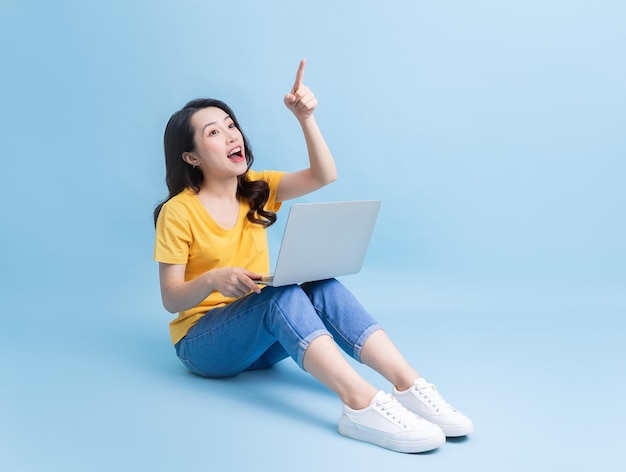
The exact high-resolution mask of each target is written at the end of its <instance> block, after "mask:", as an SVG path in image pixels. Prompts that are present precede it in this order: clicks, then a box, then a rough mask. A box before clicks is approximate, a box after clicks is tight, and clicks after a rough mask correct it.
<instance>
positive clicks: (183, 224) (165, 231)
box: [154, 203, 193, 264]
mask: <svg viewBox="0 0 626 472" xmlns="http://www.w3.org/2000/svg"><path fill="white" fill-rule="evenodd" d="M192 240H193V234H192V232H191V228H190V227H189V224H188V220H187V219H186V218H183V217H182V216H181V215H180V214H179V213H178V211H177V208H173V207H171V206H169V205H168V204H167V203H166V204H165V205H163V207H162V208H161V213H160V214H159V217H158V219H157V224H156V237H155V243H154V260H156V261H158V262H165V263H167V264H187V261H188V260H189V248H190V247H191V243H192Z"/></svg>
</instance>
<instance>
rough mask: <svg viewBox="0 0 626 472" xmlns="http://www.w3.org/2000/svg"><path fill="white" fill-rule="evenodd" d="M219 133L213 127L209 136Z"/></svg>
mask: <svg viewBox="0 0 626 472" xmlns="http://www.w3.org/2000/svg"><path fill="white" fill-rule="evenodd" d="M216 134H217V130H216V129H212V130H211V131H209V134H208V136H215V135H216Z"/></svg>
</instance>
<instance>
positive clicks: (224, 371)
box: [176, 279, 380, 377]
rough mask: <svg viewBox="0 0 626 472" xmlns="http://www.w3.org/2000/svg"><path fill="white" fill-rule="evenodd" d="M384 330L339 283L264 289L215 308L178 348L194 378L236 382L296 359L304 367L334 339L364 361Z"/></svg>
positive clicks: (334, 281)
mask: <svg viewBox="0 0 626 472" xmlns="http://www.w3.org/2000/svg"><path fill="white" fill-rule="evenodd" d="M377 329H380V326H379V325H378V323H376V321H375V320H374V319H373V318H372V317H371V316H370V315H369V314H368V313H367V311H366V310H365V308H363V306H362V305H361V304H360V303H359V302H358V301H357V300H356V298H354V296H353V295H352V294H351V293H350V292H349V291H348V290H347V289H346V288H345V287H344V286H343V285H342V284H341V283H340V282H338V281H337V280H335V279H329V280H322V281H318V282H308V283H305V284H302V285H289V286H286V287H265V288H263V290H261V293H260V294H255V293H251V294H249V295H246V296H245V297H242V298H239V299H237V300H236V301H234V302H233V303H231V304H229V305H227V306H225V307H221V308H214V309H213V310H211V311H210V312H209V313H207V314H206V315H205V316H203V317H202V318H200V319H199V320H198V322H197V323H196V324H195V325H194V326H193V327H192V328H191V329H190V330H189V332H188V333H187V335H186V336H185V337H184V338H183V339H181V340H180V341H179V342H178V343H177V344H176V353H177V354H178V357H179V358H180V360H181V361H182V362H183V364H184V365H185V366H186V367H187V368H188V369H189V370H191V371H192V372H193V373H195V374H198V375H203V376H208V377H231V376H234V375H237V374H239V373H241V372H243V371H245V370H253V369H263V368H266V367H270V366H272V365H274V364H276V363H277V362H279V361H281V360H282V359H285V358H286V357H291V358H292V359H293V360H295V361H296V363H297V364H298V365H299V366H300V367H301V368H302V360H303V358H304V353H305V351H306V349H307V347H308V346H309V344H310V343H311V342H312V341H313V340H314V339H316V338H317V337H319V336H322V335H331V336H332V337H333V339H334V340H335V342H336V343H337V344H338V345H339V346H340V347H341V348H342V349H343V350H344V351H345V352H346V353H347V354H348V355H350V356H351V357H352V358H354V359H356V360H357V361H360V354H361V348H362V347H363V344H364V343H365V341H366V339H367V338H368V337H369V335H370V334H372V333H373V332H374V331H376V330H377Z"/></svg>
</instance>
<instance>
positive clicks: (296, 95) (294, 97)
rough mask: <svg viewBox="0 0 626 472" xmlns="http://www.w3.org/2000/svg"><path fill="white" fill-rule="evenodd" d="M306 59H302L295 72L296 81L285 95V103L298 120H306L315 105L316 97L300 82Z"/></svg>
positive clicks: (311, 113) (302, 77)
mask: <svg viewBox="0 0 626 472" xmlns="http://www.w3.org/2000/svg"><path fill="white" fill-rule="evenodd" d="M305 66H306V61H305V60H304V59H302V60H301V61H300V66H299V67H298V72H297V73H296V81H295V82H294V84H293V88H292V89H291V93H288V94H287V95H285V105H287V108H289V110H291V112H292V113H293V114H294V115H296V118H297V119H298V120H299V121H303V120H306V119H307V118H309V117H310V116H312V115H313V112H314V111H315V108H316V107H317V99H316V98H315V95H313V92H312V91H311V89H310V88H309V87H307V86H306V85H304V84H303V83H302V80H303V79H304V67H305Z"/></svg>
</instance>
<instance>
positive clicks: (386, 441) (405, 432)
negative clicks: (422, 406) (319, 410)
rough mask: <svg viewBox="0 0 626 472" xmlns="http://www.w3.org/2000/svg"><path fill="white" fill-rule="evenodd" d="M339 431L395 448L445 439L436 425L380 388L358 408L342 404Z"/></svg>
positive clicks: (422, 447)
mask: <svg viewBox="0 0 626 472" xmlns="http://www.w3.org/2000/svg"><path fill="white" fill-rule="evenodd" d="M339 433H340V434H343V435H344V436H347V437H349V438H353V439H358V440H360V441H365V442H369V443H372V444H376V445H377V446H381V447H384V448H387V449H391V450H392V451H397V452H425V451H430V450H432V449H436V448H438V447H439V446H441V445H442V444H443V443H445V442H446V437H445V435H444V434H443V432H442V431H441V429H440V428H439V427H437V426H435V425H434V424H432V423H429V422H428V421H426V420H424V419H422V418H420V417H418V416H417V415H415V414H413V413H411V412H410V411H409V410H407V409H406V408H404V407H403V406H402V405H401V404H400V403H398V401H397V400H396V399H395V398H393V397H392V396H391V395H389V394H388V393H385V392H382V391H381V392H378V393H377V394H376V396H375V397H374V398H373V399H372V401H371V402H370V405H369V406H368V407H367V408H364V409H362V410H353V409H352V408H349V407H348V406H346V405H344V406H343V414H342V415H341V418H340V419H339Z"/></svg>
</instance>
